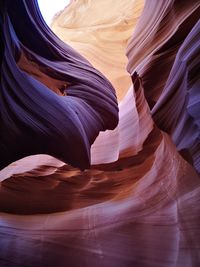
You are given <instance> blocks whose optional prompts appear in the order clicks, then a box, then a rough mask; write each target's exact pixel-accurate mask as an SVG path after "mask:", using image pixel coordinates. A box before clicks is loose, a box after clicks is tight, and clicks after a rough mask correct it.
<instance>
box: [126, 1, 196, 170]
mask: <svg viewBox="0 0 200 267" xmlns="http://www.w3.org/2000/svg"><path fill="white" fill-rule="evenodd" d="M199 14H200V2H199V1H196V0H194V1H190V2H188V1H183V2H180V1H171V0H168V1H159V2H157V1H153V0H152V1H151V0H149V1H146V2H145V6H144V10H143V13H142V15H141V17H140V21H139V22H138V24H137V27H136V28H135V31H134V33H133V36H132V38H131V40H130V42H129V45H128V48H127V56H128V58H129V63H128V66H127V69H128V71H129V72H130V73H131V74H132V73H133V72H134V71H138V73H139V75H140V76H141V78H142V81H143V86H144V92H145V97H146V99H147V101H148V103H149V106H150V107H151V109H152V116H153V119H154V121H155V122H156V123H157V125H158V126H159V128H161V129H162V130H164V131H166V132H168V133H169V134H170V135H171V136H172V139H173V141H174V142H175V144H176V145H177V148H178V150H179V151H180V153H181V154H182V156H184V158H185V159H186V160H187V161H188V162H190V163H192V164H193V165H194V166H195V167H196V169H197V170H198V171H199V172H200V154H199V153H200V129H199V114H200V113H199V112H200V110H199V107H200V105H199V90H198V88H199V83H200V73H199V72H198V71H197V70H198V69H199V49H200V48H199V46H200V42H199Z"/></svg>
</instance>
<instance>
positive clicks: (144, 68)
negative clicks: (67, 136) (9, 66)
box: [0, 0, 200, 267]
mask: <svg viewBox="0 0 200 267" xmlns="http://www.w3.org/2000/svg"><path fill="white" fill-rule="evenodd" d="M94 2H95V3H96V2H97V1H96V0H90V1H83V0H79V1H71V5H70V6H69V7H68V8H66V9H65V10H64V11H63V13H61V14H60V15H59V16H60V18H61V21H63V19H64V15H63V14H71V13H70V12H72V11H73V9H72V7H73V5H74V6H76V7H77V8H78V14H79V15H80V17H81V14H82V17H81V18H83V16H84V15H83V14H84V12H86V11H87V12H89V11H88V8H85V7H88V6H90V7H93V8H94V9H93V13H94V14H95V13H96V14H99V13H98V12H99V5H98V4H97V5H95V3H94ZM99 2H100V1H99ZM122 2H123V1H116V6H117V5H120V7H122V4H121V3H122ZM130 2H132V1H130ZM130 2H129V4H130ZM155 2H157V1H151V0H147V1H146V2H145V7H144V10H143V13H142V15H141V18H140V20H139V22H138V24H137V26H136V31H135V33H133V37H132V38H131V39H130V41H129V46H128V49H127V54H128V57H129V63H128V69H129V71H130V72H131V78H132V85H131V86H130V87H129V88H123V89H122V91H123V94H125V96H124V97H123V98H122V100H121V101H120V103H119V123H118V125H117V127H116V128H115V129H114V130H107V131H105V132H101V133H100V134H99V135H98V137H97V139H96V140H95V142H94V143H93V145H92V148H91V152H90V153H91V164H92V165H91V168H90V169H86V170H85V171H81V170H80V168H76V164H74V165H73V167H72V166H70V165H69V164H65V163H63V162H61V161H59V160H56V159H55V158H52V157H50V156H47V155H36V156H31V157H27V158H24V159H21V160H19V161H17V162H15V163H12V164H11V165H9V166H7V167H6V168H4V169H3V170H2V171H1V172H0V181H1V186H0V210H1V213H0V247H1V250H0V265H1V266H13V267H15V266H20V267H21V266H28V267H31V266H39V267H43V266H47V267H48V266H54V265H55V266H59V267H64V266H66V265H67V266H70V267H79V266H85V267H87V266H97V267H107V266H109V267H110V266H116V267H129V266H130V267H132V266H136V267H147V266H152V267H157V266H158V267H160V266H163V267H172V266H176V267H182V266H185V267H196V266H198V265H199V262H200V254H199V247H200V228H199V220H200V216H199V214H200V205H199V203H200V180H199V175H198V174H197V172H196V170H195V168H194V167H193V166H192V165H193V164H194V165H195V167H198V164H197V162H198V160H196V161H194V162H196V163H194V162H191V158H192V157H193V158H194V157H196V159H198V155H199V154H198V153H199V149H198V145H197V144H198V142H197V141H198V134H199V131H198V125H199V115H198V114H199V113H198V107H199V105H198V101H199V97H198V81H199V76H198V75H199V72H198V64H199V53H198V47H199V46H198V45H199V34H198V33H199V26H198V24H196V21H195V20H196V15H195V14H197V13H195V12H196V11H195V10H198V5H199V3H198V1H190V2H189V1H187V3H186V1H185V2H184V3H182V4H180V2H179V3H178V1H158V2H157V4H156V5H154V4H155ZM24 3H25V2H24ZM27 3H28V1H27V2H26V4H27ZM29 3H30V2H29ZM32 3H34V2H32ZM102 3H104V4H106V2H105V1H102ZM107 3H109V5H111V1H108V2H107ZM126 4H127V5H128V1H124V5H126ZM132 4H133V2H132ZM27 6H29V4H28V5H27ZM33 6H34V7H36V6H35V5H33ZM33 6H30V7H31V9H30V10H32V7H33ZM112 6H113V4H112ZM112 6H111V7H112ZM134 6H142V2H141V1H136V2H135V5H133V6H131V4H130V6H129V8H130V7H132V15H131V16H132V17H134V18H135V17H138V15H139V13H137V12H139V10H138V9H137V8H136V9H134ZM106 7H107V8H108V7H109V6H108V5H107V4H106ZM111 7H110V8H111ZM95 8H97V9H95ZM118 8H119V7H116V10H118ZM26 12H27V11H26ZM26 12H25V13H26ZM127 12H128V13H129V14H130V10H129V11H127ZM165 12H166V13H165ZM111 13H112V12H111ZM128 13H126V14H128ZM74 14H76V11H75V9H74ZM112 14H115V16H117V14H118V13H117V12H115V11H113V13H112ZM38 15H39V14H38ZM161 15H163V16H161ZM174 15H176V16H174ZM179 15H180V16H179ZM59 16H57V17H56V19H55V20H56V21H60V20H59ZM99 16H100V15H99ZM78 17H79V16H78V15H77V19H76V20H75V21H77V20H78ZM189 17H190V18H192V19H191V20H189V22H188V21H187V18H189ZM98 18H99V17H98ZM104 18H105V17H104V13H102V19H104ZM67 20H68V21H69V22H68V23H69V25H71V24H70V21H71V22H74V17H71V18H67ZM36 21H37V20H36ZM39 21H40V20H39ZM82 21H83V19H81V20H80V21H79V23H77V26H76V30H77V29H78V28H79V27H80V26H81V25H80V23H81V22H82ZM86 21H87V23H88V25H87V26H88V27H89V28H90V20H87V19H86ZM113 21H115V17H113ZM142 21H144V24H143V25H142ZM184 21H186V22H187V23H186V22H185V23H184ZM191 21H192V22H191ZM169 22H170V23H171V27H172V28H171V27H169ZM172 22H173V23H174V24H175V25H176V26H174V28H173V23H172ZM182 23H183V24H185V25H186V28H185V26H184V27H183V28H182V26H181V25H182ZM91 24H92V25H93V20H91ZM145 25H146V26H145ZM99 27H100V26H99ZM143 27H147V28H148V27H150V28H149V29H150V30H148V29H147V30H148V32H146V31H145V29H144V28H143ZM165 27H166V28H165ZM168 27H169V28H168ZM127 29H129V26H128V25H127ZM167 29H168V30H167ZM179 29H182V30H181V34H182V35H181V36H182V37H181V38H182V39H179V37H180V35H179ZM73 31H75V30H74V29H73ZM19 32H20V31H19ZM44 32H48V33H49V34H50V30H49V29H48V28H45V29H44ZM136 33H137V34H136ZM172 33H173V36H174V37H173V38H172V39H170V40H174V41H175V43H176V41H177V43H176V45H175V46H178V47H177V48H176V50H175V49H172V51H173V53H172V54H170V53H168V52H169V51H168V45H165V44H166V43H168V41H167V40H168V38H171V37H170V36H171V34H172ZM93 34H94V37H95V32H93V33H92V34H91V35H93ZM135 34H136V35H135ZM145 34H147V36H146V37H145ZM176 34H177V35H178V36H177V35H176ZM51 36H52V35H51ZM68 36H73V34H71V35H68ZM74 36H75V33H74ZM118 36H119V37H120V34H119V35H118ZM123 36H124V35H123V34H122V39H123V38H124V37H123ZM134 36H135V38H134ZM183 36H184V38H183ZM78 37H79V38H80V39H79V40H80V49H82V51H85V52H84V53H82V54H84V55H85V56H87V53H88V58H89V57H90V56H91V55H90V51H89V50H88V46H84V45H82V46H81V43H82V41H83V40H85V39H82V36H77V40H78ZM130 37H131V36H130ZM136 37H138V40H140V41H141V43H140V42H138V45H134V42H135V41H137V38H136ZM158 37H159V38H158ZM55 38H56V37H55ZM146 38H147V40H149V41H148V42H147V40H146ZM176 38H177V39H176ZM100 39H101V38H100ZM56 40H57V39H56ZM150 40H151V41H150ZM57 41H58V40H57ZM57 41H56V42H57ZM66 41H67V40H66ZM87 41H88V43H90V39H88V40H87ZM92 42H93V39H92V38H91V43H90V48H91V50H92V51H95V48H93V43H92ZM143 42H144V47H143V48H144V49H142V48H141V47H142V46H143ZM119 43H120V42H119ZM175 43H174V44H175ZM2 44H3V45H4V46H5V45H6V44H5V43H2ZM61 44H62V43H61ZM111 44H112V42H111ZM170 44H172V43H171V41H170ZM27 45H28V44H27ZM71 45H73V42H71ZM106 45H107V44H106ZM140 45H141V47H140ZM74 46H76V44H75V45H74ZM81 47H82V48H81ZM158 47H162V50H159V51H160V52H161V53H158V54H157V56H155V58H156V60H155V61H154V60H153V59H155V58H154V54H153V52H152V51H154V50H156V51H157V49H158ZM147 48H148V49H147ZM33 49H35V46H33ZM66 49H70V48H69V47H67V46H66V47H63V50H62V51H63V52H62V53H65V51H66ZM140 49H141V50H140ZM145 49H147V50H145ZM77 50H78V48H77ZM102 50H103V48H102ZM17 51H18V50H17ZM59 51H60V50H59ZM68 51H69V50H68ZM72 51H73V50H72ZM79 51H80V50H79ZM137 51H138V53H137ZM150 51H151V52H150ZM38 53H39V51H38V52H37V53H36V51H35V52H34V54H33V53H32V54H31V55H30V51H29V50H23V53H21V54H20V57H18V61H17V65H18V67H19V69H20V70H21V71H23V72H25V73H26V75H28V76H31V77H32V78H33V79H37V81H39V82H38V83H42V84H43V85H45V86H46V87H48V90H50V91H48V92H51V93H52V94H56V93H57V94H59V97H60V98H61V99H62V98H63V95H62V94H63V91H60V90H59V88H60V87H59V86H60V85H62V81H63V80H62V79H58V77H57V76H54V75H49V73H48V72H45V71H44V70H45V68H44V65H43V64H42V62H41V61H40V60H39V59H40V57H38ZM74 53H75V52H74ZM55 54H56V53H55ZM102 54H104V52H103V51H102ZM162 54H163V55H165V57H164V56H163V57H162ZM33 55H34V57H33ZM39 55H40V54H39ZM75 55H76V53H75ZM40 56H41V55H40ZM76 56H77V57H78V54H77V55H76ZM76 56H75V58H76ZM35 57H36V58H37V59H38V60H30V59H32V58H35ZM79 57H80V56H79ZM119 57H121V55H119ZM105 58H106V57H105ZM151 59H152V61H151ZM160 59H161V63H160V64H163V66H165V65H166V66H165V68H166V69H165V72H164V71H163V73H161V74H160V75H159V76H158V73H157V71H156V68H157V67H158V65H157V64H159V62H160ZM106 60H107V59H106ZM163 60H164V62H163ZM78 61H79V60H78ZM80 61H81V62H82V61H83V62H85V60H84V59H82V58H81V57H80ZM48 62H49V61H48ZM135 62H136V63H135ZM50 63H51V64H53V65H54V63H55V64H56V67H57V68H59V66H60V61H59V62H58V64H57V62H56V61H55V59H51V60H50ZM85 64H88V65H89V63H88V62H87V63H85ZM98 64H99V69H100V67H101V68H102V66H103V65H102V64H101V61H100V60H97V61H96V65H95V67H98ZM89 66H90V65H89ZM156 66H157V67H156ZM161 66H162V65H161ZM154 67H155V68H154ZM91 69H93V68H92V67H91V66H90V67H89V70H91ZM101 70H102V69H101ZM135 70H136V71H137V72H136V71H135ZM148 70H149V71H150V73H151V76H148ZM94 72H95V74H96V70H94ZM120 72H121V71H119V72H118V75H119V76H118V77H119V78H120ZM121 73H122V74H124V73H125V72H124V70H122V72H121ZM175 74H176V75H175ZM48 75H49V76H50V78H48ZM76 75H77V79H78V75H79V72H77V74H76ZM126 75H127V74H126ZM185 76H186V78H185ZM60 77H61V76H59V78H60ZM62 77H63V76H62ZM101 77H102V76H101ZM148 77H149V80H148ZM111 78H112V79H113V80H112V79H111V82H112V83H113V81H114V80H115V78H116V76H112V77H111ZM104 79H105V78H103V80H104ZM157 80H160V83H159V82H157ZM150 81H152V87H151V86H150V87H149V90H152V95H151V94H150V93H149V94H148V88H147V84H149V85H150ZM67 82H68V83H67V89H66V93H67V96H64V97H68V96H69V97H70V95H69V94H68V87H69V86H70V79H69V80H67ZM64 83H66V80H64ZM75 89H76V88H75ZM154 89H155V91H154ZM52 91H53V92H52ZM111 91H112V90H111ZM111 91H110V90H109V92H111ZM64 92H65V90H64ZM149 92H150V91H149ZM154 92H156V93H155V94H154ZM111 95H112V96H113V91H112V93H111ZM56 96H57V95H56ZM186 99H187V100H188V101H186ZM85 101H87V98H86V100H85ZM91 101H93V100H91ZM92 103H93V102H92ZM114 103H115V101H113V102H112V104H111V106H109V107H110V108H111V107H112V105H113V104H114ZM177 103H178V104H177ZM39 104H40V102H39ZM99 105H101V103H99ZM114 107H115V110H117V109H116V106H115V105H114ZM100 111H101V110H99V114H101V113H100ZM84 112H85V111H84ZM87 114H88V113H87ZM109 114H110V113H109ZM111 114H113V113H112V112H111ZM115 114H116V113H115ZM82 115H84V114H82ZM172 115H173V116H172ZM115 119H116V117H115ZM186 125H187V126H188V127H186ZM195 125H196V126H195ZM113 127H114V125H113ZM161 129H162V130H164V131H162V130H161ZM178 129H179V130H180V131H178ZM166 132H168V133H170V135H169V134H168V133H166ZM180 132H181V135H180ZM181 136H182V138H181ZM186 140H187V142H186ZM174 142H175V143H176V146H175V145H174ZM186 143H187V144H188V147H190V151H192V152H190V153H191V155H192V157H189V156H188V154H189V153H185V154H184V153H183V152H184V149H185V144H186ZM191 146H192V148H191ZM177 147H178V149H179V150H181V154H180V153H178V151H177ZM187 149H188V148H187ZM192 149H193V150H192ZM194 152H195V153H194ZM183 154H184V157H186V158H187V160H188V161H190V164H189V163H188V162H187V161H185V160H184V158H183V157H182V155H183ZM58 158H59V157H58ZM69 163H70V162H69Z"/></svg>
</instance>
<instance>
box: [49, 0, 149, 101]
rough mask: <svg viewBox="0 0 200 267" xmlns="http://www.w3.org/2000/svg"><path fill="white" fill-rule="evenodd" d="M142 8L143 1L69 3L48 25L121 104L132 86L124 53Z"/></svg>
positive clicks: (85, 1)
mask: <svg viewBox="0 0 200 267" xmlns="http://www.w3.org/2000/svg"><path fill="white" fill-rule="evenodd" d="M143 5H144V0H140V1H135V0H123V1H121V0H115V1H113V0H101V1H90V0H79V1H71V3H70V5H69V6H68V7H67V8H66V9H65V10H64V11H62V12H61V13H60V14H58V15H57V16H56V17H55V18H54V20H53V22H52V24H51V28H52V30H53V31H54V32H55V33H56V34H57V35H58V36H59V37H60V38H61V40H63V41H64V42H66V43H68V44H70V45H71V46H72V47H74V48H75V49H76V50H77V51H79V52H80V53H81V54H82V55H84V56H85V57H86V58H87V59H88V60H89V61H90V62H91V63H92V64H93V66H94V67H96V68H97V69H99V70H100V71H101V72H102V73H103V74H104V75H105V76H106V77H107V78H108V79H109V80H110V81H111V82H112V84H113V85H114V87H115V89H116V91H117V96H118V99H120V100H121V99H122V97H124V96H125V93H126V91H127V89H128V87H129V86H130V85H131V79H130V75H128V73H127V72H126V64H127V57H126V56H125V50H126V47H127V42H128V40H129V38H130V36H131V34H132V32H133V30H134V27H135V24H136V21H137V19H138V17H139V15H140V13H141V11H142V8H143Z"/></svg>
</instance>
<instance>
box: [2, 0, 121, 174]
mask: <svg viewBox="0 0 200 267" xmlns="http://www.w3.org/2000/svg"><path fill="white" fill-rule="evenodd" d="M18 16H20V20H19V19H18ZM1 24H2V30H3V37H2V39H1V42H2V45H3V46H4V51H3V58H2V62H1V84H0V86H1V87H0V92H1V100H0V101H1V102H0V103H1V130H0V155H1V156H0V157H1V158H0V162H1V163H0V168H3V167H5V166H7V165H8V164H9V163H11V162H13V161H15V160H17V159H20V158H22V157H25V156H29V155H33V154H42V153H43V154H49V155H52V156H55V157H57V158H59V159H60V160H62V161H64V162H67V163H70V164H72V165H74V166H76V167H80V168H81V169H84V168H87V167H89V165H90V146H91V144H92V143H93V142H94V140H95V138H96V137H97V135H98V133H99V131H100V130H106V129H113V128H115V126H116V125H117V122H118V107H117V101H116V97H115V92H114V89H113V87H112V86H111V84H110V83H109V81H108V80H106V78H105V77H104V76H103V75H102V74H101V73H99V72H98V71H97V70H95V69H94V68H93V67H92V66H91V65H90V64H89V63H88V62H87V61H86V60H85V59H84V58H82V57H81V56H80V55H79V54H78V53H76V52H75V51H74V50H73V49H72V48H70V47H68V46H67V45H64V44H63V43H62V42H61V41H60V40H59V39H58V38H57V37H56V36H55V35H54V34H53V33H52V32H51V31H50V30H49V29H48V27H47V26H46V25H45V24H44V22H43V20H42V19H41V16H40V13H39V10H38V6H37V2H36V1H15V3H14V6H13V1H5V10H4V12H3V14H2V15H1ZM24 25H26V27H24ZM48 77H50V78H48ZM48 86H49V87H50V88H49V87H48ZM66 87H67V88H66ZM49 89H52V90H53V91H52V90H49ZM56 91H60V92H61V93H60V94H56V93H55V92H56ZM62 93H64V94H67V96H65V95H64V96H63V95H61V94H62Z"/></svg>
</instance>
